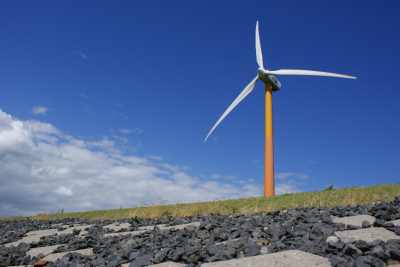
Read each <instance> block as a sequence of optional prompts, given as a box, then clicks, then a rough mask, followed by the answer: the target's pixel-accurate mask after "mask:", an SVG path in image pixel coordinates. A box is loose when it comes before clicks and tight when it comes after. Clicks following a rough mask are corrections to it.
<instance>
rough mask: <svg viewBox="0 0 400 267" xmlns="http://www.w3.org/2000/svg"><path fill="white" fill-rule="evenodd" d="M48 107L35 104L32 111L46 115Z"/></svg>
mask: <svg viewBox="0 0 400 267" xmlns="http://www.w3.org/2000/svg"><path fill="white" fill-rule="evenodd" d="M48 109H49V108H46V107H43V106H35V107H33V108H32V112H33V114H35V115H37V114H42V115H45V114H46V112H47V110H48Z"/></svg>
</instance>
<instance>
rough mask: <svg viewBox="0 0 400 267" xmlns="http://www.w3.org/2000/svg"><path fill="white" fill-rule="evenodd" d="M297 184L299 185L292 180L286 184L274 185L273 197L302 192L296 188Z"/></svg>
mask: <svg viewBox="0 0 400 267" xmlns="http://www.w3.org/2000/svg"><path fill="white" fill-rule="evenodd" d="M299 184H300V183H297V182H295V181H293V180H290V181H288V182H286V183H277V184H275V195H282V194H286V193H287V194H291V193H296V192H303V191H302V190H301V189H299V188H298V185H299Z"/></svg>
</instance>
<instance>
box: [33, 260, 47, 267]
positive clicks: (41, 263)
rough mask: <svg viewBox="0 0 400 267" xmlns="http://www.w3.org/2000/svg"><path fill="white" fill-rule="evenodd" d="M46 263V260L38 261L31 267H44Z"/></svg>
mask: <svg viewBox="0 0 400 267" xmlns="http://www.w3.org/2000/svg"><path fill="white" fill-rule="evenodd" d="M47 262H48V261H46V260H40V261H37V262H35V264H33V266H45V265H46V264H47Z"/></svg>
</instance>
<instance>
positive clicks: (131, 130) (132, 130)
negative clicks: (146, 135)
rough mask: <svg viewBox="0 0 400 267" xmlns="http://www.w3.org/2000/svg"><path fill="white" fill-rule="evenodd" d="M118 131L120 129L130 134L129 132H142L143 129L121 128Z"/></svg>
mask: <svg viewBox="0 0 400 267" xmlns="http://www.w3.org/2000/svg"><path fill="white" fill-rule="evenodd" d="M118 131H120V132H121V133H126V134H129V133H135V134H140V133H141V132H142V130H141V129H139V128H137V127H136V128H135V129H119V130H118Z"/></svg>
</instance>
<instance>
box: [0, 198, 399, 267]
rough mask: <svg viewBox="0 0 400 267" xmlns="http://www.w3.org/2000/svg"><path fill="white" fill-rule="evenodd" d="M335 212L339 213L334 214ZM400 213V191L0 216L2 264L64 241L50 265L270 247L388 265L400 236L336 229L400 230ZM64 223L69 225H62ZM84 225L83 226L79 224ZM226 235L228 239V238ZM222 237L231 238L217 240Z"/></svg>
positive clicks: (244, 253)
mask: <svg viewBox="0 0 400 267" xmlns="http://www.w3.org/2000/svg"><path fill="white" fill-rule="evenodd" d="M356 215H370V216H373V217H375V221H374V222H373V223H372V224H371V223H369V222H368V221H363V222H362V225H361V226H357V225H351V224H347V225H346V224H343V223H335V222H334V221H333V220H332V217H331V216H334V217H339V218H343V217H352V216H356ZM334 217H333V218H334ZM397 219H400V196H396V197H395V199H394V201H391V202H386V201H382V202H380V203H374V204H368V205H357V206H350V205H347V206H345V207H342V206H336V207H334V208H328V207H325V206H321V207H313V206H311V207H302V208H294V209H286V208H285V207H283V208H282V209H280V210H277V211H274V212H268V213H266V212H261V213H259V214H249V215H243V214H233V215H219V214H218V215H215V214H208V215H203V214H198V215H196V216H189V217H172V216H169V217H167V218H160V219H141V218H137V217H134V218H130V219H121V220H115V221H110V220H87V219H79V218H74V219H59V220H44V221H33V220H17V221H1V222H0V265H1V266H7V265H9V266H16V265H33V264H34V263H37V262H39V261H40V260H41V259H42V258H43V257H44V255H43V254H39V255H37V256H34V257H31V256H30V255H29V254H27V251H28V250H29V249H32V248H40V247H48V246H55V245H60V246H59V247H58V248H56V249H55V250H54V252H67V253H66V254H65V255H64V256H63V257H62V258H61V259H58V260H56V261H54V262H53V261H48V262H47V263H46V266H60V267H66V266H72V265H73V266H79V267H92V266H110V267H111V266H120V265H121V264H127V263H128V264H129V267H141V266H148V265H153V264H157V263H162V262H166V261H173V262H179V263H183V264H186V265H187V266H190V267H194V266H201V264H204V263H210V262H218V261H226V260H230V259H241V258H247V257H252V256H256V255H263V254H266V253H274V252H282V251H288V250H300V251H303V252H309V253H312V254H314V255H318V256H322V257H325V258H327V259H329V261H330V263H331V264H332V266H340V267H342V266H386V265H388V264H389V263H391V262H394V261H400V240H399V239H389V240H387V241H386V242H383V241H382V240H379V239H377V240H373V241H371V242H367V241H365V240H358V241H356V240H354V239H351V238H347V239H346V238H340V237H337V236H336V235H335V232H338V231H345V230H346V231H347V230H349V231H361V230H362V229H366V228H370V227H372V226H373V227H374V228H382V229H386V230H388V231H391V232H393V233H395V234H396V235H397V236H400V226H396V225H394V224H393V223H392V222H391V221H394V220H397ZM194 222H197V223H199V226H198V227H193V226H190V225H188V226H186V227H185V228H183V229H175V228H172V229H164V230H162V229H160V228H159V227H157V226H155V225H160V224H164V225H166V226H174V225H180V224H188V223H194ZM110 224H120V225H122V224H127V225H128V227H127V228H121V229H119V230H118V232H124V235H119V236H104V235H105V234H109V233H115V232H116V231H115V230H113V229H110V228H107V227H106V226H107V225H110ZM61 225H62V226H63V227H61ZM76 225H80V226H85V225H87V228H84V230H85V231H86V233H85V234H83V235H80V232H81V229H80V230H74V231H72V233H69V234H57V233H56V234H54V235H50V236H45V237H42V238H41V239H40V241H38V242H32V243H29V244H26V243H20V244H19V245H18V246H16V247H14V246H10V247H8V246H6V245H7V243H11V242H15V241H17V240H20V239H22V237H24V236H26V235H27V234H29V232H30V231H36V230H44V229H57V231H58V232H60V231H62V230H63V229H65V226H68V227H72V226H76ZM144 226H155V227H154V229H153V230H147V231H143V232H142V233H140V234H137V235H131V234H129V233H126V232H133V231H138V230H139V227H144ZM80 228H82V227H80ZM225 241H227V242H225ZM220 242H225V243H221V244H217V243H220ZM80 249H82V250H83V249H92V251H93V255H82V254H80V253H77V252H73V251H75V250H80Z"/></svg>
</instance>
